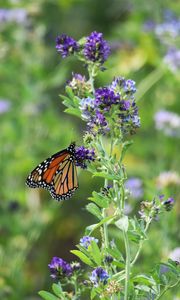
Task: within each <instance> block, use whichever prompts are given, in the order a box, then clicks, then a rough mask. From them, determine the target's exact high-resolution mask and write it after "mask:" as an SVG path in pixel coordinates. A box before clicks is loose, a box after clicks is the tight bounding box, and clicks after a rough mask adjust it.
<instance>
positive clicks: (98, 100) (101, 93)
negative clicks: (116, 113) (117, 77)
mask: <svg viewBox="0 0 180 300" xmlns="http://www.w3.org/2000/svg"><path fill="white" fill-rule="evenodd" d="M119 99H120V96H119V95H118V94H115V93H114V91H113V90H111V89H110V88H109V87H103V88H99V89H96V92H95V106H98V107H100V108H101V109H104V110H109V109H110V107H111V106H112V105H113V104H117V103H118V102H119Z"/></svg>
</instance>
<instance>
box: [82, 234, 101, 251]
mask: <svg viewBox="0 0 180 300" xmlns="http://www.w3.org/2000/svg"><path fill="white" fill-rule="evenodd" d="M92 241H95V242H96V243H98V239H96V238H94V237H93V236H83V237H82V238H81V239H80V245H81V246H82V247H84V248H86V249H88V247H89V246H90V244H91V242H92Z"/></svg>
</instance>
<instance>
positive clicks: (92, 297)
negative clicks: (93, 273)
mask: <svg viewBox="0 0 180 300" xmlns="http://www.w3.org/2000/svg"><path fill="white" fill-rule="evenodd" d="M94 297H96V290H95V289H92V290H91V300H93V299H94Z"/></svg>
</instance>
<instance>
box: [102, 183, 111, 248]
mask: <svg viewBox="0 0 180 300" xmlns="http://www.w3.org/2000/svg"><path fill="white" fill-rule="evenodd" d="M107 185H108V180H107V179H105V181H104V187H105V188H106V187H107ZM102 215H103V218H106V209H105V208H103V210H102ZM103 232H104V246H105V248H108V246H109V239H108V226H107V223H104V224H103Z"/></svg>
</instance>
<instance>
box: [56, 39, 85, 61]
mask: <svg viewBox="0 0 180 300" xmlns="http://www.w3.org/2000/svg"><path fill="white" fill-rule="evenodd" d="M56 49H57V51H58V53H60V54H61V56H62V58H65V57H67V56H69V55H71V54H74V53H75V52H77V51H78V50H79V44H78V43H77V42H76V41H75V40H74V39H73V38H72V37H70V36H68V35H66V34H61V35H59V36H58V37H57V38H56Z"/></svg>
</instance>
